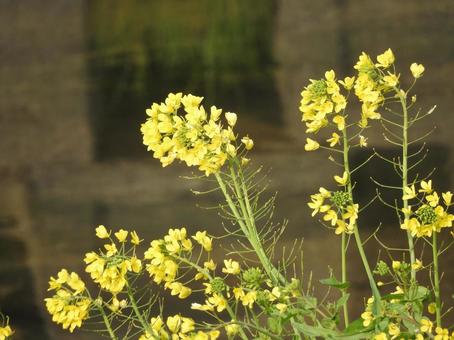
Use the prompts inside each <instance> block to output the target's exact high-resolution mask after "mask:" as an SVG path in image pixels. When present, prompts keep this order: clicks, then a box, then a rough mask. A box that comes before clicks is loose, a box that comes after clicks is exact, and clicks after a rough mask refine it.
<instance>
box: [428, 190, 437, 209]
mask: <svg viewBox="0 0 454 340" xmlns="http://www.w3.org/2000/svg"><path fill="white" fill-rule="evenodd" d="M426 200H427V202H428V203H429V205H430V206H431V207H432V208H435V207H436V206H437V205H438V202H439V201H440V197H438V194H437V193H436V192H435V191H434V193H433V194H432V195H427V196H426Z"/></svg>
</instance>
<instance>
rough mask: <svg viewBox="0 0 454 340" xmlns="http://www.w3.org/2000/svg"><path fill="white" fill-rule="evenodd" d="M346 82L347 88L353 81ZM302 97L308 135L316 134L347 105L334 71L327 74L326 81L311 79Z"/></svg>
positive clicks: (302, 109) (302, 108) (301, 105)
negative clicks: (333, 115) (329, 117)
mask: <svg viewBox="0 0 454 340" xmlns="http://www.w3.org/2000/svg"><path fill="white" fill-rule="evenodd" d="M345 81H347V82H349V84H348V85H347V86H350V83H351V80H350V79H347V78H346V80H345ZM341 84H342V83H341ZM344 86H345V85H344ZM301 97H302V98H301V103H300V111H301V112H302V114H303V115H302V121H303V122H305V123H306V127H307V129H306V132H308V133H316V132H318V131H319V130H320V129H321V128H323V127H325V126H326V125H327V124H328V119H327V118H328V116H329V115H331V114H335V113H339V112H340V111H341V110H343V109H344V108H345V107H346V105H347V101H346V98H345V97H344V96H343V95H342V94H341V93H340V87H339V85H338V84H337V82H336V75H335V73H334V71H333V70H329V71H327V72H325V78H324V79H319V80H313V79H311V80H310V84H309V85H308V86H307V87H305V88H304V90H303V91H302V92H301Z"/></svg>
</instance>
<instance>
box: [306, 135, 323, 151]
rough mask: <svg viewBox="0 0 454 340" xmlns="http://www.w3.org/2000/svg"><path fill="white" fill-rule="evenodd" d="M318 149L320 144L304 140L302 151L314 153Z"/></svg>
mask: <svg viewBox="0 0 454 340" xmlns="http://www.w3.org/2000/svg"><path fill="white" fill-rule="evenodd" d="M319 147H320V144H318V142H317V141H315V140H313V139H310V138H306V145H304V150H306V151H314V150H317V149H318V148H319Z"/></svg>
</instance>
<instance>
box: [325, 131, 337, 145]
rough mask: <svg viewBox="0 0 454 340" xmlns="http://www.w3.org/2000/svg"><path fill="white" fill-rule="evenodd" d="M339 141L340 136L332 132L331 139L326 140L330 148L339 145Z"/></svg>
mask: <svg viewBox="0 0 454 340" xmlns="http://www.w3.org/2000/svg"><path fill="white" fill-rule="evenodd" d="M339 140H340V136H339V135H338V134H337V133H336V132H333V134H332V135H331V138H329V139H327V140H326V141H327V142H328V143H329V146H330V147H334V146H336V145H337V144H339Z"/></svg>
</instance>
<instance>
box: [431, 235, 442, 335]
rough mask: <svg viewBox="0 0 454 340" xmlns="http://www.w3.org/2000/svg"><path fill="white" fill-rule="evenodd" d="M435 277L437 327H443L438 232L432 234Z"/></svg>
mask: <svg viewBox="0 0 454 340" xmlns="http://www.w3.org/2000/svg"><path fill="white" fill-rule="evenodd" d="M432 256H433V278H434V295H435V320H436V325H437V327H441V298H440V274H439V269H438V244H437V232H436V231H434V233H433V234H432Z"/></svg>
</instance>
